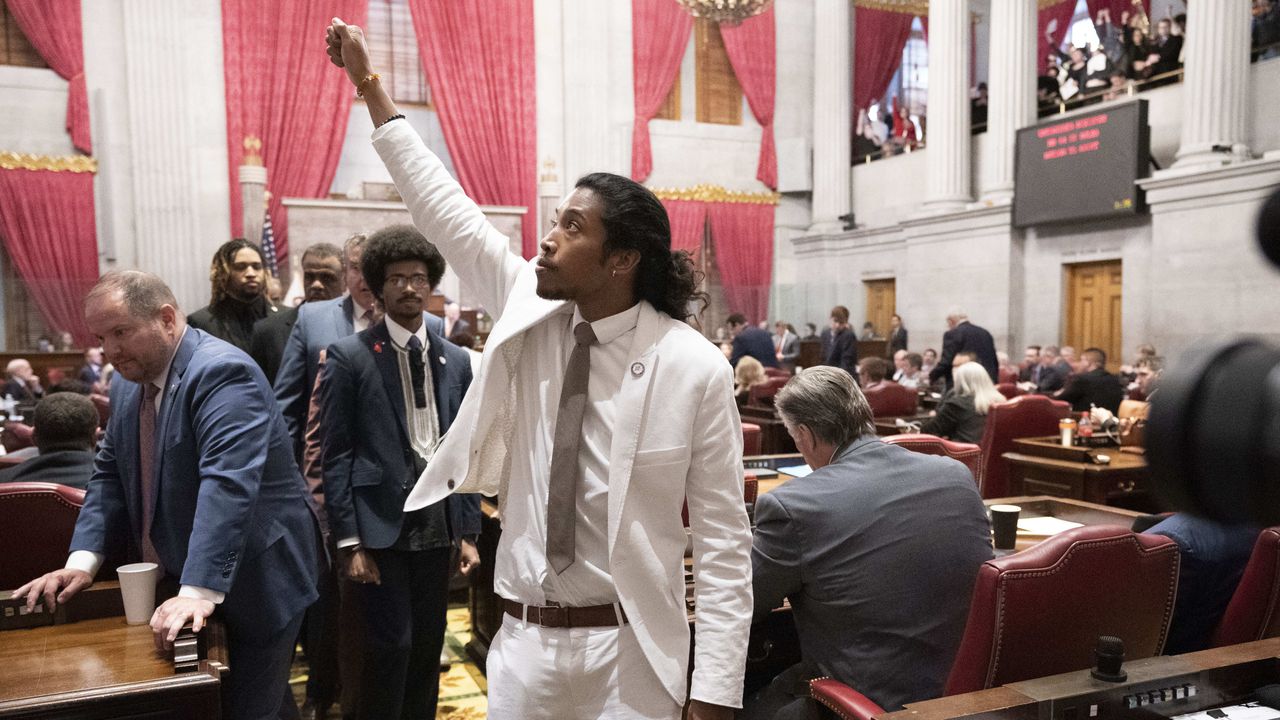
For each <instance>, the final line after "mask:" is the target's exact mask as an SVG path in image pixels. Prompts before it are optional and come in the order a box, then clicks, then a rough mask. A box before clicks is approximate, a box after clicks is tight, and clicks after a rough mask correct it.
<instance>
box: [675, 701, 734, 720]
mask: <svg viewBox="0 0 1280 720" xmlns="http://www.w3.org/2000/svg"><path fill="white" fill-rule="evenodd" d="M684 716H685V719H686V720H733V708H729V707H725V706H723V705H712V704H711V703H705V702H702V701H701V700H690V701H689V704H688V705H687V706H686V707H685V714H684Z"/></svg>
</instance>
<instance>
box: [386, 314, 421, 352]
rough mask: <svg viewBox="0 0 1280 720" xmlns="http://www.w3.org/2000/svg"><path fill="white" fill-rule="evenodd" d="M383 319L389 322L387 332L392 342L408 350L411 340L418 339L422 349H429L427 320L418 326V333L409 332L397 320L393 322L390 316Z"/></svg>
mask: <svg viewBox="0 0 1280 720" xmlns="http://www.w3.org/2000/svg"><path fill="white" fill-rule="evenodd" d="M383 317H384V318H385V319H386V321H387V332H388V333H390V335H391V342H393V343H395V344H396V345H398V346H400V347H402V348H407V347H409V338H411V337H417V338H418V342H421V343H422V349H423V350H424V351H425V350H426V349H427V345H428V342H429V341H428V340H427V323H426V321H425V320H424V321H423V323H422V324H421V325H419V326H418V331H417V332H409V331H408V330H406V329H405V328H404V327H403V326H402V325H400V324H399V323H397V322H396V321H395V320H392V319H391V316H390V315H384V316H383Z"/></svg>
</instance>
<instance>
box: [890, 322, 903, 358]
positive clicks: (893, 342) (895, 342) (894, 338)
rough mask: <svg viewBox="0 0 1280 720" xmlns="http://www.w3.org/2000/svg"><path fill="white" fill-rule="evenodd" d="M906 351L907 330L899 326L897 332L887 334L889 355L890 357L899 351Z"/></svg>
mask: <svg viewBox="0 0 1280 720" xmlns="http://www.w3.org/2000/svg"><path fill="white" fill-rule="evenodd" d="M906 349H907V329H906V328H904V327H901V326H899V327H898V329H897V330H894V331H893V332H891V333H889V355H890V356H892V355H893V354H894V353H896V352H898V351H899V350H906Z"/></svg>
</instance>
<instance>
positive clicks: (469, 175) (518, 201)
mask: <svg viewBox="0 0 1280 720" xmlns="http://www.w3.org/2000/svg"><path fill="white" fill-rule="evenodd" d="M672 4H674V3H672ZM409 10H410V11H411V12H412V14H413V27H414V32H415V33H416V34H417V37H418V48H419V52H420V53H421V54H422V65H423V68H424V69H425V70H426V73H427V82H428V83H429V84H430V86H431V94H432V98H433V99H434V100H435V104H436V111H437V112H438V113H439V115H440V125H441V126H442V127H443V129H444V139H445V143H446V144H447V145H448V146H449V154H450V156H451V157H452V158H453V165H454V167H455V168H456V169H457V172H458V180H459V182H461V183H462V187H463V189H464V190H466V192H467V195H469V196H471V199H473V200H475V201H476V202H478V203H480V204H481V205H519V206H523V207H526V208H528V209H529V214H528V215H527V216H526V219H525V222H524V223H522V229H523V233H522V235H523V237H522V245H523V248H524V254H525V257H533V256H534V255H535V254H536V253H537V232H536V231H537V228H536V227H534V225H535V222H534V221H533V218H534V216H535V213H536V212H537V207H538V206H537V177H536V174H537V166H536V165H537V159H536V153H537V105H536V104H535V87H534V54H533V0H447V1H441V0H409ZM582 112H590V109H589V108H582Z"/></svg>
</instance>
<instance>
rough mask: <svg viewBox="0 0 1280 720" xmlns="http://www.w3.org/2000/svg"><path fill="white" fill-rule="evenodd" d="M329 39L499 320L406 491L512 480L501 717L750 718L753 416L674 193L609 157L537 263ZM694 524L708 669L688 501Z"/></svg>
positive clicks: (506, 499)
mask: <svg viewBox="0 0 1280 720" xmlns="http://www.w3.org/2000/svg"><path fill="white" fill-rule="evenodd" d="M328 46H329V47H328V49H329V55H330V57H331V58H332V60H333V61H334V63H335V64H337V65H338V66H340V67H343V68H345V69H346V72H347V75H348V77H349V78H350V79H351V81H352V84H353V85H355V87H356V90H357V92H358V93H359V94H361V95H363V97H364V98H365V101H366V103H367V105H368V108H369V112H370V115H371V116H372V118H373V123H374V126H375V128H376V129H375V130H374V133H373V144H374V147H375V149H376V150H377V151H378V153H379V155H381V157H382V160H383V162H384V163H385V164H386V166H387V169H388V170H389V171H390V173H391V177H392V179H393V180H394V181H395V183H396V187H397V188H398V189H399V191H400V194H401V196H402V197H403V198H404V199H405V203H406V204H407V205H408V207H409V210H410V213H411V214H412V216H413V221H414V224H415V225H417V227H418V229H419V230H420V231H421V232H422V233H423V234H424V235H426V236H427V238H429V239H430V240H431V241H432V242H434V243H435V244H436V245H437V246H438V247H439V249H440V252H441V253H442V254H443V255H444V256H445V258H446V259H447V260H448V261H449V264H450V266H452V267H453V268H454V270H455V271H456V272H457V273H458V276H459V278H460V279H461V280H462V282H463V284H464V285H465V286H466V287H467V290H468V291H469V293H472V294H473V297H478V298H479V299H480V302H481V304H483V305H484V307H485V308H486V309H488V310H490V311H491V312H492V313H493V315H494V317H495V318H496V320H497V322H496V324H495V325H494V327H493V331H492V333H491V334H490V335H489V338H488V340H487V342H486V344H485V354H486V355H487V356H488V359H487V360H486V361H485V362H484V364H483V366H482V368H481V372H480V375H479V377H478V378H477V379H476V381H475V382H474V383H473V384H472V386H471V390H470V392H469V393H468V394H467V397H466V399H465V400H464V401H463V404H462V407H461V408H460V410H459V412H458V415H457V418H456V420H455V421H454V426H453V429H452V430H451V431H450V432H449V433H448V434H447V435H446V436H445V437H444V439H443V440H442V442H441V444H440V447H439V448H438V449H437V451H436V453H435V455H434V457H433V458H432V460H431V463H430V464H429V465H428V466H427V469H426V471H425V472H424V473H423V475H422V477H421V478H420V479H419V480H418V483H417V485H416V486H415V488H414V490H413V492H412V493H411V494H410V496H409V500H408V503H407V504H406V509H407V510H414V509H417V508H420V507H424V506H427V505H429V504H431V503H434V502H436V501H438V500H439V499H440V498H442V497H444V496H445V495H448V494H449V493H450V492H481V493H485V494H487V495H494V494H497V495H498V497H499V498H500V504H501V512H502V523H503V533H502V540H501V544H500V545H499V547H498V555H497V562H496V567H495V578H494V589H495V591H496V592H497V593H498V594H499V595H501V596H502V597H503V598H504V599H505V601H506V602H505V608H506V615H505V616H504V622H503V626H502V629H501V631H500V632H499V633H498V634H497V636H496V637H495V638H494V640H493V643H492V645H491V647H490V651H489V656H488V674H489V713H490V716H491V717H494V718H557V719H559V718H584V719H585V718H593V719H594V718H636V717H643V718H678V717H680V715H681V709H682V707H683V706H684V705H685V704H686V701H687V703H688V717H689V718H702V719H706V718H730V717H732V714H733V710H732V708H735V707H740V706H741V698H742V680H743V670H744V666H745V660H746V657H745V656H746V645H747V635H748V632H749V627H750V621H751V610H752V601H751V562H750V551H751V535H750V528H749V524H748V521H747V517H746V512H745V510H744V506H743V499H742V434H741V425H740V420H739V417H738V412H737V409H736V407H735V404H734V400H733V376H732V371H731V370H730V368H729V365H728V363H726V362H725V361H724V356H723V355H722V354H721V353H720V351H719V350H717V349H716V348H715V346H713V345H712V344H711V343H709V342H707V341H706V340H705V339H704V338H703V337H702V336H701V335H700V334H698V333H697V332H696V331H694V330H693V329H692V328H690V327H689V326H688V325H687V324H685V323H684V322H682V320H683V319H685V318H686V317H687V316H688V315H689V308H690V302H691V300H693V299H696V297H697V294H696V282H695V277H694V270H693V265H692V262H691V261H690V258H689V256H688V254H686V253H672V252H671V234H670V225H669V222H668V219H667V216H666V212H665V210H664V209H663V207H662V204H661V203H660V202H659V201H658V200H657V198H656V197H654V196H653V194H652V193H650V192H649V191H648V190H646V189H645V188H644V187H643V186H641V185H639V184H637V183H634V182H632V181H631V180H628V179H626V178H623V177H620V176H617V175H609V174H605V173H596V174H592V175H587V176H585V177H583V178H582V179H581V180H579V181H578V184H577V187H576V189H575V190H574V192H573V193H571V194H570V195H569V197H567V198H566V199H565V200H564V201H563V202H562V203H561V205H560V207H559V208H558V209H557V211H556V218H555V219H554V221H553V223H552V227H551V229H550V231H549V232H548V233H547V235H546V237H544V238H543V239H542V241H541V243H540V244H539V248H540V250H541V254H540V255H539V256H538V258H537V259H536V261H529V262H526V261H524V260H522V259H520V258H519V257H517V256H515V255H512V254H511V253H510V252H509V250H508V247H509V243H508V240H507V238H506V237H505V236H503V235H502V234H501V233H499V232H498V231H497V230H496V229H494V228H493V227H492V226H491V225H489V224H488V223H487V222H486V221H485V218H484V215H483V213H481V211H480V209H479V207H477V206H476V204H475V203H474V202H472V201H471V200H470V199H468V198H467V197H466V196H465V195H464V193H463V191H462V189H461V188H460V187H459V186H458V184H457V183H456V182H454V180H453V178H452V177H450V176H449V174H448V172H447V171H446V170H445V169H444V167H443V166H442V165H441V163H440V161H439V160H438V159H437V158H436V157H435V156H434V155H433V154H432V153H431V152H430V151H429V150H428V149H427V148H426V146H425V145H424V144H423V143H422V140H421V138H419V137H418V135H417V134H416V133H415V132H414V131H413V129H412V128H411V127H410V126H409V125H408V123H407V122H405V121H404V120H403V117H402V116H399V115H398V114H397V112H396V108H395V105H394V103H392V101H391V99H390V98H389V97H388V96H387V93H386V92H385V91H384V90H383V89H382V87H381V84H380V81H379V79H378V76H377V75H376V74H375V73H374V70H373V68H371V67H370V64H369V56H368V51H367V49H366V48H365V44H364V39H363V36H362V33H361V32H360V30H359V28H355V27H349V26H347V25H345V24H343V23H342V22H341V21H340V20H336V19H335V20H334V22H333V24H332V26H331V27H330V28H329V31H328ZM686 499H687V501H688V506H689V524H690V528H691V529H692V533H693V559H694V578H695V583H696V588H697V591H696V597H695V602H696V605H695V627H696V636H695V639H696V642H695V643H694V645H695V654H694V658H693V665H694V667H693V673H692V687H689V686H688V683H687V681H686V680H687V678H688V677H689V669H688V660H689V625H688V620H687V616H686V606H685V581H684V560H683V556H684V548H685V544H686V539H685V538H686V536H685V532H684V528H683V526H682V523H681V520H680V515H681V513H680V510H681V505H682V503H683V502H684V501H685V500H686Z"/></svg>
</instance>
